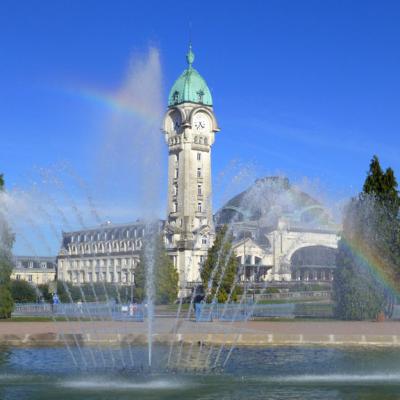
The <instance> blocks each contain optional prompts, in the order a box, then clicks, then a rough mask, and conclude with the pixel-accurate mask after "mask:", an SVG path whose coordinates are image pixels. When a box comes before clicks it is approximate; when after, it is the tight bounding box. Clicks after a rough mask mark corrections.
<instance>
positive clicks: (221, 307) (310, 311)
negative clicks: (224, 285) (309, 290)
mask: <svg viewBox="0 0 400 400" xmlns="http://www.w3.org/2000/svg"><path fill="white" fill-rule="evenodd" d="M195 310H196V312H195V315H196V321H197V322H211V321H213V320H220V321H246V320H254V319H260V318H296V317H308V318H331V317H333V307H332V304H329V303H328V304H327V303H284V304H253V303H242V304H227V305H225V304H202V303H197V304H196V307H195Z"/></svg>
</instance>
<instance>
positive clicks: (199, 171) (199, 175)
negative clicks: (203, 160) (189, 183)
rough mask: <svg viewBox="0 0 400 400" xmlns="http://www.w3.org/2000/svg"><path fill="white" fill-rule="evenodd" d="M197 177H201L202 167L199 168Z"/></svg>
mask: <svg viewBox="0 0 400 400" xmlns="http://www.w3.org/2000/svg"><path fill="white" fill-rule="evenodd" d="M197 177H198V178H201V168H197Z"/></svg>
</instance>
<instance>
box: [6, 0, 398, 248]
mask: <svg viewBox="0 0 400 400" xmlns="http://www.w3.org/2000/svg"><path fill="white" fill-rule="evenodd" d="M399 20H400V3H399V2H397V1H384V2H382V1H352V2H349V1H294V0H293V1H284V0H279V1H248V2H243V1H214V2H212V1H202V2H161V1H160V2H156V1H151V0H149V1H146V2H140V1H115V0H114V1H90V0H86V1H19V2H14V1H2V3H1V5H0V49H1V53H2V54H1V57H0V87H1V94H0V135H1V143H2V151H1V154H0V171H2V172H3V173H4V174H5V178H6V182H7V185H8V187H9V188H10V189H17V190H24V191H31V190H32V184H33V183H37V182H38V180H40V179H42V178H43V173H40V170H41V169H43V168H45V169H50V171H52V173H54V174H55V175H57V176H59V179H60V180H61V181H62V182H64V183H63V185H64V186H63V189H62V190H61V189H60V187H59V186H57V188H58V189H57V190H58V191H57V193H54V194H53V193H51V190H54V185H53V189H51V185H50V186H49V185H47V186H46V185H44V186H43V185H42V186H41V190H42V191H44V192H46V191H48V192H49V196H50V197H51V198H52V199H53V200H55V201H56V202H59V203H60V204H61V206H60V207H64V206H65V207H66V205H65V204H64V203H67V202H68V199H69V200H70V201H72V202H76V205H77V206H79V205H80V204H82V203H83V202H84V200H83V192H89V191H90V193H91V196H92V197H93V199H94V201H95V202H97V203H96V204H98V207H99V209H101V211H102V212H103V214H104V215H105V216H104V218H106V217H107V218H110V219H112V220H115V221H123V220H125V221H126V220H133V219H135V218H136V217H137V216H140V210H139V209H140V207H139V205H138V201H137V199H138V196H139V194H138V191H140V190H141V189H140V187H139V188H138V186H140V185H138V182H137V180H136V175H135V173H132V174H130V172H129V168H126V165H124V162H123V160H122V158H129V152H126V153H124V157H121V158H119V157H118V154H115V152H114V153H112V152H111V153H107V148H105V147H104V146H105V144H104V143H105V142H104V135H105V130H107V129H108V128H106V127H109V126H110V120H112V119H113V113H115V110H114V109H113V108H112V107H109V106H107V104H105V103H104V102H103V103H102V102H99V101H95V99H94V96H92V97H90V96H85V95H84V94H83V92H84V90H89V91H92V92H93V93H96V92H101V93H115V92H116V91H119V90H120V88H121V87H122V86H123V85H124V81H126V74H127V70H129V65H130V63H135V59H140V58H141V57H142V58H143V57H144V58H146V54H147V53H148V51H149V48H150V47H152V48H155V49H157V50H158V51H159V54H160V60H161V72H162V84H161V88H160V89H161V99H162V100H163V101H164V103H165V105H166V100H167V95H168V90H169V87H170V86H171V85H172V84H173V82H174V80H175V79H176V78H177V77H178V75H179V74H180V73H181V72H182V70H183V69H184V68H185V53H186V50H187V44H188V40H189V25H190V23H191V24H192V29H191V38H192V42H193V47H194V52H195V55H196V60H195V64H194V66H195V67H196V68H197V69H198V71H199V72H200V73H201V74H202V75H203V77H204V78H205V79H206V81H207V82H208V84H209V87H210V89H211V91H212V94H213V99H214V110H215V113H216V116H217V119H218V121H219V124H220V127H221V132H220V133H219V134H218V136H217V140H216V143H215V145H214V148H213V173H214V181H217V180H218V177H219V176H222V175H223V174H225V175H229V174H231V175H234V174H235V173H236V172H238V174H239V175H240V174H241V171H242V170H243V168H244V169H248V170H251V172H250V173H249V174H248V175H246V174H244V175H245V176H248V179H247V178H246V179H243V180H242V181H241V182H240V183H239V184H237V185H228V184H227V182H225V185H226V186H228V187H227V188H224V189H223V188H221V187H219V186H218V185H216V186H215V188H214V193H215V201H214V205H215V207H218V206H220V205H221V202H223V201H224V200H226V198H227V197H228V194H229V195H230V194H233V193H234V192H235V191H238V190H239V189H241V188H243V187H245V186H247V185H248V184H250V182H251V180H252V179H253V178H254V177H255V176H261V175H269V174H277V173H279V174H285V175H287V176H288V177H289V178H290V180H291V181H294V182H303V183H302V184H304V182H306V185H309V187H310V188H311V187H312V190H315V191H319V192H320V194H321V195H322V197H325V198H326V199H327V201H328V200H329V201H331V202H340V201H341V200H342V199H345V198H348V197H349V196H351V195H353V194H355V193H356V192H357V191H359V190H360V188H361V186H362V183H363V180H364V177H365V174H366V171H367V169H368V164H369V160H370V158H371V157H372V155H373V154H377V155H378V156H379V158H380V160H381V163H382V164H383V166H384V167H387V166H392V167H393V168H394V169H395V172H397V174H398V175H400V160H399V148H400V135H399V126H400V113H399V109H400V99H399V93H400V79H399V71H400V52H399V48H400V24H399V23H398V21H399ZM114 129H115V127H114ZM135 151H136V152H137V151H138V150H137V149H136V150H135ZM163 151H164V152H163V153H162V154H157V155H156V156H157V157H156V156H155V158H157V159H159V161H158V164H159V165H161V166H162V165H164V166H166V164H165V161H166V158H165V157H166V148H163ZM99 154H101V157H100V156H99ZM134 154H135V153H134V152H133V153H132V157H133V158H134V157H135V155H134ZM65 165H68V169H70V170H73V171H74V172H73V174H74V175H75V176H78V177H79V179H81V180H84V181H85V182H87V183H86V184H85V189H83V186H82V185H79V184H77V179H76V178H75V180H74V182H75V183H71V184H70V180H71V179H69V178H71V174H70V175H69V178H65V167H64V166H65ZM127 165H129V164H127ZM119 166H121V170H124V171H123V172H121V173H120V174H119V173H118V168H119ZM232 166H234V167H232ZM107 169H110V170H113V171H114V172H113V173H114V175H112V174H109V173H107V172H105V171H107ZM60 171H61V172H60ZM162 173H163V177H164V178H165V169H164V170H162ZM117 177H118V178H120V179H118V178H117ZM79 179H78V180H79ZM79 182H81V181H79ZM163 182H164V183H163V184H162V185H164V186H163V187H162V188H161V196H160V202H159V214H162V212H163V209H164V208H163V207H165V206H164V197H163V196H165V190H166V188H165V185H166V182H165V180H164V181H163ZM310 190H311V189H310ZM71 199H72V200H71ZM47 201H49V200H47ZM43 202H44V203H46V201H44V200H43ZM73 205H74V204H72V205H70V208H73ZM82 207H84V206H82ZM31 211H32V213H33V214H34V213H35V211H34V210H31ZM86 211H87V210H86ZM160 216H163V215H160ZM101 218H103V216H102V217H101ZM76 219H77V218H76V216H75V217H72V216H71V222H70V224H69V225H70V226H71V227H76V228H79V224H78V223H77V222H76ZM88 219H89V218H88ZM95 222H96V221H94V220H88V221H87V222H86V224H87V225H90V224H93V223H95ZM63 228H64V229H66V227H63ZM28 230H29V229H28ZM30 240H31V242H32V243H34V244H36V242H35V239H30ZM49 243H50V247H51V248H54V249H56V248H57V245H55V244H54V243H56V240H55V239H49ZM28 247H29V246H28ZM17 250H18V251H19V252H20V253H21V252H28V251H29V249H28V248H27V245H25V247H24V245H23V244H21V242H18V244H17ZM40 251H42V252H43V251H45V249H44V248H43V249H41V250H40Z"/></svg>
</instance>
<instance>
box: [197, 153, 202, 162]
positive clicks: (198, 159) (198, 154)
mask: <svg viewBox="0 0 400 400" xmlns="http://www.w3.org/2000/svg"><path fill="white" fill-rule="evenodd" d="M200 160H201V153H197V161H200Z"/></svg>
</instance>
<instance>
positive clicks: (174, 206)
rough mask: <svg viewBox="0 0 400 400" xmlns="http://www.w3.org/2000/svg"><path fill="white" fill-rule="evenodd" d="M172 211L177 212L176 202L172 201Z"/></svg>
mask: <svg viewBox="0 0 400 400" xmlns="http://www.w3.org/2000/svg"><path fill="white" fill-rule="evenodd" d="M172 209H173V212H174V213H176V212H178V203H177V202H176V201H174V203H173V207H172Z"/></svg>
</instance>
